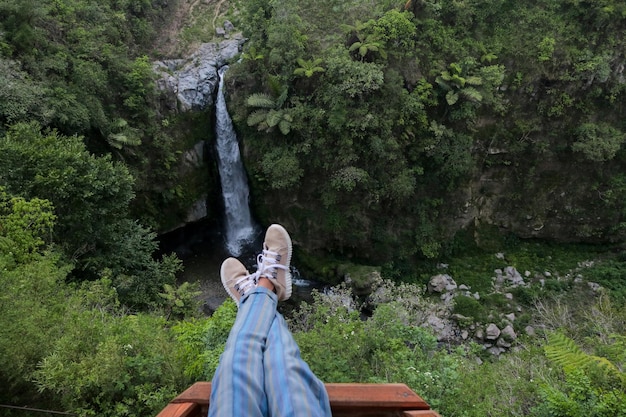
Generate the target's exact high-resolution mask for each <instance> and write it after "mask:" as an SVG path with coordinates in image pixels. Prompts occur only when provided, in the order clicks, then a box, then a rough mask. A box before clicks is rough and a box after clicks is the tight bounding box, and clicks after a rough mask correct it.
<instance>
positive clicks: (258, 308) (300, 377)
mask: <svg viewBox="0 0 626 417" xmlns="http://www.w3.org/2000/svg"><path fill="white" fill-rule="evenodd" d="M277 302H278V300H277V298H276V294H274V292H272V291H270V290H268V289H267V288H264V287H256V288H255V289H253V290H252V291H251V292H250V293H248V294H246V295H245V296H244V297H243V298H242V299H241V301H240V304H239V312H238V313H237V318H236V320H235V324H234V325H233V328H232V329H231V331H230V335H229V336H228V341H227V342H226V349H225V350H224V353H223V354H222V356H221V358H220V364H219V365H218V367H217V370H216V371H215V375H214V376H213V383H212V390H211V400H210V403H209V417H261V416H263V417H270V416H272V417H274V416H275V417H289V416H306V417H323V416H326V417H330V416H331V412H330V404H329V401H328V394H327V393H326V388H325V386H324V383H322V381H320V380H319V379H318V378H317V377H316V376H315V375H314V374H313V372H312V371H311V369H310V368H309V366H308V365H307V364H306V363H305V362H304V361H303V360H302V358H301V357H300V349H299V348H298V345H297V344H296V342H295V340H294V339H293V336H292V335H291V333H290V331H289V329H288V328H287V324H286V323H285V319H284V318H283V316H282V315H281V314H280V313H278V312H277V311H276V305H277Z"/></svg>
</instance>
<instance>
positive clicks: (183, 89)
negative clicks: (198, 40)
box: [152, 38, 244, 112]
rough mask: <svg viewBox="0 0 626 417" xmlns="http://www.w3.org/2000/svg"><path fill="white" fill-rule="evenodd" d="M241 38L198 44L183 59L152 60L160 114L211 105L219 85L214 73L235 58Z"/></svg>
mask: <svg viewBox="0 0 626 417" xmlns="http://www.w3.org/2000/svg"><path fill="white" fill-rule="evenodd" d="M243 42H244V40H243V39H241V38H235V39H227V40H223V41H221V42H217V43H204V44H202V45H200V47H199V48H198V50H196V51H195V52H194V53H193V54H191V56H189V57H187V58H185V59H170V60H163V61H156V62H154V63H153V66H152V67H153V69H154V71H155V73H156V74H157V77H158V79H157V82H156V85H157V89H158V90H159V91H161V92H162V96H163V102H162V109H161V110H162V111H174V112H186V111H193V110H203V109H205V108H206V107H208V106H211V105H213V97H214V96H215V92H216V90H217V86H218V83H219V76H218V75H217V70H218V69H219V68H221V67H222V66H224V65H225V64H226V63H227V61H228V60H230V59H233V58H235V57H236V56H237V55H238V54H239V52H240V50H241V46H242V44H243Z"/></svg>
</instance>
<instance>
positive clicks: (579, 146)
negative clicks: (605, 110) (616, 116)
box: [572, 122, 626, 162]
mask: <svg viewBox="0 0 626 417" xmlns="http://www.w3.org/2000/svg"><path fill="white" fill-rule="evenodd" d="M575 134H576V138H577V140H576V142H574V144H573V145H572V149H573V150H574V152H580V153H581V154H583V156H584V157H585V158H587V159H589V160H591V161H594V162H603V161H608V160H610V159H613V157H615V155H616V154H617V152H618V151H619V150H620V148H621V146H622V143H624V141H625V140H626V134H624V133H623V132H622V131H620V130H618V129H616V128H614V127H613V126H611V125H610V124H608V123H605V122H600V123H584V124H582V125H581V126H579V127H578V128H577V129H576V132H575Z"/></svg>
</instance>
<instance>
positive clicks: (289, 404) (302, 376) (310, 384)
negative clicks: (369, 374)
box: [263, 313, 331, 417]
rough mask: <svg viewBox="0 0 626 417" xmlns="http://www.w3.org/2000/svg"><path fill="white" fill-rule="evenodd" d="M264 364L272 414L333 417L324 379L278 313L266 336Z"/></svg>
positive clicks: (276, 416) (287, 416)
mask: <svg viewBox="0 0 626 417" xmlns="http://www.w3.org/2000/svg"><path fill="white" fill-rule="evenodd" d="M263 367H264V369H265V393H266V395H267V401H268V406H269V410H270V416H275V417H289V416H299V417H305V416H306V417H322V416H324V417H330V415H331V413H330V403H329V401H328V394H327V392H326V388H325V386H324V383H322V381H320V380H319V379H318V378H317V377H316V376H315V375H314V374H313V372H312V371H311V369H310V368H309V366H308V365H307V364H306V362H304V360H302V358H301V357H300V349H299V348H298V345H297V344H296V341H295V340H294V339H293V336H292V334H291V332H290V331H289V329H288V328H287V323H285V319H284V318H283V316H282V315H280V314H279V313H276V314H275V318H274V321H273V322H272V326H271V327H270V331H269V333H268V336H267V342H266V350H265V354H264V356H263Z"/></svg>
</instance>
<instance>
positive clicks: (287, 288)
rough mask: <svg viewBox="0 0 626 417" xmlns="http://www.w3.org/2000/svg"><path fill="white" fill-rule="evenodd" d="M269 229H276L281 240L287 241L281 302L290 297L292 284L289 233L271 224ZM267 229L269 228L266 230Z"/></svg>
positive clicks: (291, 250) (291, 249) (279, 226)
mask: <svg viewBox="0 0 626 417" xmlns="http://www.w3.org/2000/svg"><path fill="white" fill-rule="evenodd" d="M270 227H273V228H277V229H278V230H280V233H281V234H282V235H283V238H284V239H285V240H286V241H287V263H286V264H285V265H286V266H287V270H286V271H285V298H284V299H282V300H281V301H285V300H288V299H289V298H290V297H291V293H292V282H291V269H290V266H291V254H292V252H293V245H292V244H291V236H289V232H287V229H285V228H284V227H283V226H281V225H280V224H273V225H271V226H270ZM268 229H269V228H268Z"/></svg>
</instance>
